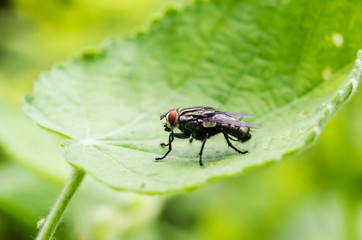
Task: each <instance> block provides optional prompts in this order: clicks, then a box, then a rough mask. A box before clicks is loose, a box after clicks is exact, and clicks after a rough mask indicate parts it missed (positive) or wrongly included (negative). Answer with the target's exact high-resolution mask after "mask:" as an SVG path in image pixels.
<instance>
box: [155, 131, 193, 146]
mask: <svg viewBox="0 0 362 240" xmlns="http://www.w3.org/2000/svg"><path fill="white" fill-rule="evenodd" d="M171 134H172V136H174V137H176V138H189V137H190V135H188V134H184V133H174V132H172V133H170V135H171ZM172 141H173V140H172ZM172 141H171V142H172ZM160 145H161V146H162V147H166V146H168V145H170V139H169V141H168V143H167V144H166V143H164V142H161V143H160Z"/></svg>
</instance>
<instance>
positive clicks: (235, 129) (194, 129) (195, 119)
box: [155, 107, 260, 166]
mask: <svg viewBox="0 0 362 240" xmlns="http://www.w3.org/2000/svg"><path fill="white" fill-rule="evenodd" d="M235 117H238V118H243V117H254V115H252V114H247V113H238V112H221V111H217V110H215V109H213V108H209V107H191V108H184V109H182V110H181V111H179V110H177V109H171V110H170V111H168V112H167V113H166V114H163V115H161V117H160V120H162V119H163V118H166V123H165V124H164V127H165V131H167V132H170V135H169V137H168V144H165V143H161V146H168V151H167V152H166V153H165V155H163V157H160V158H155V160H156V161H160V160H162V159H164V158H165V157H166V156H167V155H168V154H169V153H170V152H171V150H172V142H173V140H174V138H183V139H187V138H188V139H189V141H190V142H192V140H193V139H196V140H200V141H202V145H201V149H200V154H199V163H200V166H205V164H204V163H203V162H202V152H203V150H204V146H205V143H206V140H207V139H209V138H210V137H212V136H214V135H216V134H219V133H222V134H223V135H224V137H225V140H226V142H227V144H228V146H229V147H231V148H232V149H234V150H235V151H236V152H238V153H241V154H245V153H247V152H248V151H240V150H239V149H237V148H236V147H235V146H234V145H233V144H232V143H231V141H235V142H238V141H240V142H246V141H248V140H249V139H250V138H251V134H250V128H260V127H259V126H256V125H253V124H250V123H247V122H244V121H241V120H240V119H237V118H235ZM175 128H178V129H179V130H180V131H181V133H175V132H174V129H175ZM230 140H231V141H230Z"/></svg>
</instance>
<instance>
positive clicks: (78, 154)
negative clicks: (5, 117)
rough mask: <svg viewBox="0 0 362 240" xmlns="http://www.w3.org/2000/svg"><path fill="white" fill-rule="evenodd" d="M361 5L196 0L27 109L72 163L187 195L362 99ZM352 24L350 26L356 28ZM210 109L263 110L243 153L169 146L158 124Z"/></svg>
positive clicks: (311, 136) (99, 52) (64, 77)
mask: <svg viewBox="0 0 362 240" xmlns="http://www.w3.org/2000/svg"><path fill="white" fill-rule="evenodd" d="M356 9H360V10H362V6H361V3H357V2H356V3H351V2H348V3H347V1H330V2H329V3H328V5H322V4H321V3H320V2H310V1H285V2H284V3H279V4H275V3H274V2H269V1H257V2H253V3H252V2H248V1H210V2H195V3H194V4H191V5H189V6H187V7H186V8H185V9H183V10H181V11H177V10H169V11H167V12H166V14H165V16H164V17H163V19H162V20H156V21H154V22H153V24H152V25H151V26H150V28H149V30H148V31H147V32H146V33H139V34H137V35H136V36H134V37H132V38H129V39H117V40H107V41H105V42H104V43H103V44H102V45H101V46H100V47H99V48H97V49H88V50H85V51H84V52H83V53H82V54H80V55H79V56H76V57H72V58H70V59H69V60H68V61H66V62H65V63H64V64H60V65H57V66H55V67H54V68H53V69H52V70H50V71H48V72H44V73H42V74H41V76H40V78H39V80H38V81H37V82H36V83H35V85H34V93H33V94H30V95H27V96H26V97H25V98H24V110H25V112H26V113H27V114H28V115H29V116H30V117H31V118H33V119H34V120H35V121H36V122H37V123H38V124H39V125H40V126H42V127H44V128H47V129H49V130H52V131H55V132H58V133H60V134H62V135H65V136H67V137H68V138H69V140H67V141H65V142H64V143H63V144H64V147H65V150H64V155H65V157H66V159H67V161H68V162H69V163H70V164H71V165H73V166H76V167H79V168H83V169H85V170H86V171H87V172H88V173H89V174H91V175H93V176H94V177H95V178H96V179H98V180H99V181H101V182H103V183H105V184H107V185H108V186H110V187H112V188H115V189H120V190H130V191H137V192H145V193H162V192H169V191H177V190H181V189H189V188H194V187H196V186H199V185H200V184H203V183H205V182H207V181H208V180H210V179H214V178H217V177H222V176H227V175H231V174H235V173H238V172H241V171H243V170H244V169H246V168H250V167H254V166H258V165H262V164H264V163H267V162H272V161H276V160H280V159H282V158H283V157H284V156H286V155H288V154H290V153H293V152H296V151H298V150H300V149H302V148H304V147H306V146H308V145H309V144H311V143H313V142H314V141H315V140H316V138H317V137H318V135H319V133H320V131H321V129H322V127H323V126H324V125H325V124H326V122H327V121H328V120H329V119H330V117H331V116H332V115H333V114H334V113H335V112H336V110H338V109H339V108H340V107H341V106H342V105H343V104H344V103H345V102H346V101H347V100H348V99H349V98H350V97H351V96H352V95H353V93H354V92H355V90H356V88H357V86H358V83H359V78H360V74H361V60H362V54H359V56H358V58H357V60H356V62H355V64H354V65H353V64H350V63H351V62H352V61H353V59H354V58H355V55H356V52H357V50H358V48H359V47H360V42H359V41H358V39H359V37H360V36H361V35H362V34H361V32H360V30H359V27H358V26H361V24H362V20H361V19H360V18H356V17H355V15H356V13H357V12H358V11H357V10H356ZM346 26H349V27H348V28H347V27H346ZM190 106H212V107H215V108H218V109H220V110H222V111H230V112H245V113H251V114H255V115H256V117H255V118H254V119H252V118H250V119H249V118H248V119H247V121H249V120H250V122H251V123H253V124H257V125H259V126H262V129H256V130H254V131H253V132H252V139H251V140H250V141H248V142H246V143H244V144H237V145H236V146H237V147H238V148H239V149H242V150H249V151H250V153H249V154H247V155H238V154H237V153H236V152H234V151H233V150H232V149H228V148H227V144H226V143H225V140H224V139H223V137H222V136H216V137H213V138H211V139H210V140H208V142H207V143H206V147H205V151H204V155H203V159H204V162H205V163H206V164H207V166H206V167H204V168H201V167H199V166H198V156H197V155H198V152H199V149H200V146H201V143H200V142H194V143H193V144H192V145H191V144H189V143H188V141H186V140H179V139H176V140H175V141H174V144H173V149H174V150H173V151H172V152H171V153H170V154H169V156H168V157H167V158H166V159H164V160H163V161H161V162H154V158H155V157H160V156H162V155H163V154H164V153H165V151H166V150H167V149H164V148H162V147H160V145H159V144H160V142H164V141H167V139H168V135H167V133H166V132H164V131H163V127H162V122H160V121H159V116H160V115H161V114H163V113H165V112H167V111H168V110H169V109H171V108H175V107H180V108H183V107H190Z"/></svg>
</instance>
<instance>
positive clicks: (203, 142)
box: [199, 133, 209, 167]
mask: <svg viewBox="0 0 362 240" xmlns="http://www.w3.org/2000/svg"><path fill="white" fill-rule="evenodd" d="M208 137H209V134H208V133H206V136H205V138H204V141H202V145H201V150H200V160H199V163H200V166H201V167H203V166H205V164H204V163H202V151H203V150H204V146H205V143H206V140H207V138H208Z"/></svg>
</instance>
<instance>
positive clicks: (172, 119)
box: [167, 110, 177, 125]
mask: <svg viewBox="0 0 362 240" xmlns="http://www.w3.org/2000/svg"><path fill="white" fill-rule="evenodd" d="M176 117H177V112H176V110H172V111H170V112H169V113H168V116H167V120H168V122H169V123H170V124H171V125H173V124H174V123H175V120H176Z"/></svg>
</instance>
